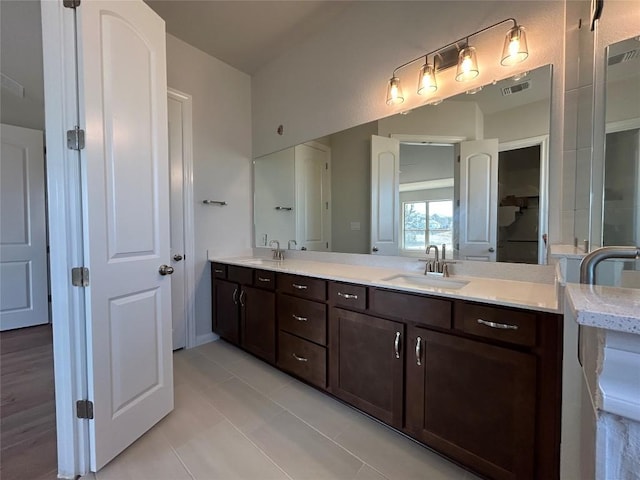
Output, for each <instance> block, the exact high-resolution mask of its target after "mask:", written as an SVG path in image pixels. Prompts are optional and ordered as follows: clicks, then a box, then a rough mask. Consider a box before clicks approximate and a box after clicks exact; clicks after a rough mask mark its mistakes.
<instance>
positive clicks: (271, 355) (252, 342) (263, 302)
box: [240, 287, 276, 363]
mask: <svg viewBox="0 0 640 480" xmlns="http://www.w3.org/2000/svg"><path fill="white" fill-rule="evenodd" d="M240 305H241V309H242V346H243V347H244V348H245V349H247V350H248V351H250V352H251V353H253V354H255V355H257V356H259V357H260V358H263V359H265V360H267V361H269V362H271V363H275V361H276V294H275V293H274V292H270V291H267V290H260V289H258V288H252V287H242V292H241V293H240Z"/></svg>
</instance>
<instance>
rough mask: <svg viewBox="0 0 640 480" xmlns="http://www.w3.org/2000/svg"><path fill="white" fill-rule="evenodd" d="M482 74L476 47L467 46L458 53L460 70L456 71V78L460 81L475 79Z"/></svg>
mask: <svg viewBox="0 0 640 480" xmlns="http://www.w3.org/2000/svg"><path fill="white" fill-rule="evenodd" d="M479 74H480V70H478V61H477V60H476V49H475V48H473V47H465V48H463V49H462V50H460V53H459V54H458V70H457V71H456V80H457V81H458V82H466V81H467V80H473V79H474V78H476V77H477V76H478V75H479Z"/></svg>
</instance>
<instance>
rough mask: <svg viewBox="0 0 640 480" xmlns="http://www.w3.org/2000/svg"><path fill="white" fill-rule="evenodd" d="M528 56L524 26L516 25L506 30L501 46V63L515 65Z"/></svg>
mask: <svg viewBox="0 0 640 480" xmlns="http://www.w3.org/2000/svg"><path fill="white" fill-rule="evenodd" d="M528 56H529V50H528V48H527V36H526V34H525V32H524V27H521V26H519V25H516V26H515V27H513V28H512V29H511V30H509V31H508V32H507V36H506V37H505V39H504V47H503V48H502V60H500V63H501V64H502V65H515V64H516V63H520V62H522V61H523V60H525V59H526V58H527V57H528Z"/></svg>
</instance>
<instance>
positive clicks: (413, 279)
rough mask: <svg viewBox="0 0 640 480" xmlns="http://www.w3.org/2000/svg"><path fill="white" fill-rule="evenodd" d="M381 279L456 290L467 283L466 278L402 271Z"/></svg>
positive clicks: (408, 284)
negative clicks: (408, 273) (455, 278)
mask: <svg viewBox="0 0 640 480" xmlns="http://www.w3.org/2000/svg"><path fill="white" fill-rule="evenodd" d="M382 281H384V282H389V283H393V284H394V285H403V286H413V287H431V288H446V289H449V290H458V289H460V288H462V287H464V286H465V285H468V284H469V282H468V281H466V280H454V279H452V278H444V277H432V276H428V275H407V274H404V273H400V274H397V275H393V276H391V277H386V278H383V279H382Z"/></svg>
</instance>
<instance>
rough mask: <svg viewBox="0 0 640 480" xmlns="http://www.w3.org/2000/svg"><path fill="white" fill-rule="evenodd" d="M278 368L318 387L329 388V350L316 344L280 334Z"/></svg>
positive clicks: (286, 334) (284, 333)
mask: <svg viewBox="0 0 640 480" xmlns="http://www.w3.org/2000/svg"><path fill="white" fill-rule="evenodd" d="M278 342H279V344H278V366H279V367H280V368H282V369H283V370H286V371H288V372H291V373H293V374H294V375H297V376H298V377H300V378H302V379H304V380H306V381H307V382H309V383H312V384H314V385H316V386H318V387H321V388H326V386H327V350H326V348H324V347H320V346H318V345H316V344H314V343H311V342H308V341H307V340H303V339H301V338H298V337H295V336H293V335H290V334H288V333H286V332H282V331H281V332H280V333H279V335H278Z"/></svg>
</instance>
